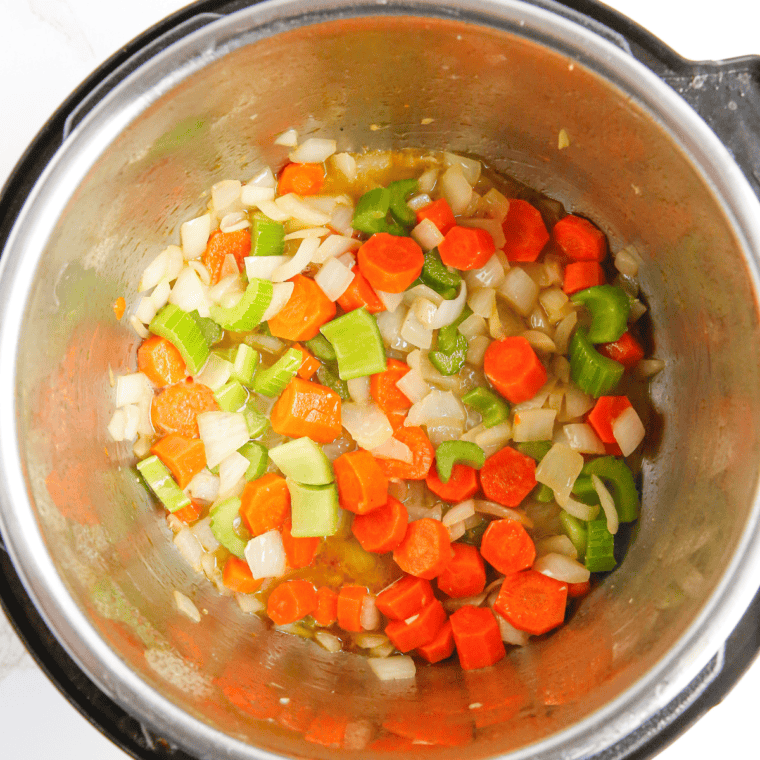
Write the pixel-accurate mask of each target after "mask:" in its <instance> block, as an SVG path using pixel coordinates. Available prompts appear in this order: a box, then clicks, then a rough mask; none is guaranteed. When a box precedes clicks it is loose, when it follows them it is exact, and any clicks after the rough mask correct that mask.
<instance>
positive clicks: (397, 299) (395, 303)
mask: <svg viewBox="0 0 760 760" xmlns="http://www.w3.org/2000/svg"><path fill="white" fill-rule="evenodd" d="M375 293H377V297H378V298H379V299H380V300H381V301H382V302H383V306H385V308H386V309H387V310H388V311H389V312H391V313H393V312H395V311H396V309H398V307H399V306H401V304H402V302H403V300H404V294H403V293H386V292H385V291H383V290H376V291H375Z"/></svg>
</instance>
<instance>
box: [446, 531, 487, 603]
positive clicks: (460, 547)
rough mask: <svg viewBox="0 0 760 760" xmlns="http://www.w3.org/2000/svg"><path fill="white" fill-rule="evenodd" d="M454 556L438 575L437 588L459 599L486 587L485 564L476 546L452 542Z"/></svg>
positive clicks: (472, 594)
mask: <svg viewBox="0 0 760 760" xmlns="http://www.w3.org/2000/svg"><path fill="white" fill-rule="evenodd" d="M451 548H452V550H453V552H454V557H453V558H452V560H451V562H449V564H448V565H446V568H445V569H444V571H443V572H442V573H441V574H440V575H439V576H438V590H439V591H442V592H443V593H444V594H446V595H447V596H450V597H453V598H455V599H461V598H464V597H466V596H475V595H476V594H479V593H480V592H481V591H483V589H484V588H485V587H486V565H485V562H483V557H482V556H481V555H480V552H479V551H478V550H477V548H476V547H474V546H470V545H469V544H460V543H457V542H455V543H453V544H452V545H451Z"/></svg>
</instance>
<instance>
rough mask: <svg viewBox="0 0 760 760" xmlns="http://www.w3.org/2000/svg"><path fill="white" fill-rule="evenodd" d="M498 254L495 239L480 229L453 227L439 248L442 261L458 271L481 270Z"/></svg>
mask: <svg viewBox="0 0 760 760" xmlns="http://www.w3.org/2000/svg"><path fill="white" fill-rule="evenodd" d="M495 252H496V246H495V245H494V242H493V238H492V237H491V235H490V233H488V232H486V230H482V229H480V228H479V227H460V226H459V225H456V226H454V227H452V228H451V229H450V230H449V231H448V232H447V233H446V236H445V237H444V239H443V240H442V241H441V243H440V244H439V246H438V253H439V254H440V255H441V261H442V262H443V263H444V264H445V265H446V266H447V267H455V268H456V269H463V270H469V269H480V267H482V266H485V264H486V262H487V261H488V260H489V259H490V258H491V256H493V255H494V253H495Z"/></svg>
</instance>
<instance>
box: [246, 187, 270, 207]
mask: <svg viewBox="0 0 760 760" xmlns="http://www.w3.org/2000/svg"><path fill="white" fill-rule="evenodd" d="M274 191H275V189H274V187H259V186H257V185H253V184H251V183H249V184H247V185H244V186H243V188H242V189H241V191H240V202H241V203H242V204H243V205H244V206H246V207H248V208H258V207H259V205H260V204H261V203H262V202H269V203H272V202H273V201H274Z"/></svg>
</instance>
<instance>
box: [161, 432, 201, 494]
mask: <svg viewBox="0 0 760 760" xmlns="http://www.w3.org/2000/svg"><path fill="white" fill-rule="evenodd" d="M150 453H151V454H155V455H156V456H157V457H158V458H159V459H160V460H161V461H162V462H163V463H164V464H165V465H166V466H167V467H168V468H169V471H170V472H171V474H172V475H174V479H175V480H176V481H177V485H179V487H180V488H187V485H188V483H189V482H190V481H191V480H192V479H193V478H194V477H195V476H196V475H197V474H198V473H199V472H200V471H201V470H202V469H203V468H204V467H205V466H206V449H205V447H204V445H203V441H201V439H200V438H188V437H187V436H184V435H180V434H179V433H169V435H165V436H164V437H163V438H161V439H160V440H158V441H156V442H155V443H154V444H153V445H152V446H151V448H150Z"/></svg>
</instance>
